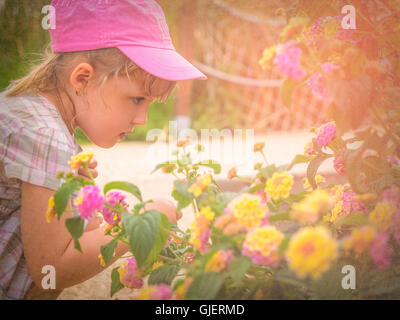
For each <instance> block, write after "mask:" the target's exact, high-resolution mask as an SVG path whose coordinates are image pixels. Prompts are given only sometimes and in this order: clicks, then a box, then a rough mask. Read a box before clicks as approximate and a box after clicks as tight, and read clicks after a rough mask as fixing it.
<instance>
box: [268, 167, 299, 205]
mask: <svg viewBox="0 0 400 320" xmlns="http://www.w3.org/2000/svg"><path fill="white" fill-rule="evenodd" d="M292 186H293V176H292V175H291V174H289V173H287V172H286V171H284V172H282V173H278V172H275V173H274V174H273V175H272V177H271V178H270V179H268V180H267V183H266V186H265V189H264V191H265V193H266V194H267V195H268V196H270V197H272V199H274V200H278V199H279V198H287V197H288V196H289V192H290V190H292Z"/></svg>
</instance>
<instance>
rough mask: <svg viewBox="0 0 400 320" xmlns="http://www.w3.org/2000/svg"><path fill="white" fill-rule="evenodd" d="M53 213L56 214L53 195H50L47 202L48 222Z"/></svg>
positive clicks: (51, 218)
mask: <svg viewBox="0 0 400 320" xmlns="http://www.w3.org/2000/svg"><path fill="white" fill-rule="evenodd" d="M55 215H56V210H55V203H54V196H51V197H50V198H49V201H48V204H47V211H46V221H47V222H50V221H51V220H53V218H54V217H55Z"/></svg>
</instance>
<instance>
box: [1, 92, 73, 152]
mask: <svg viewBox="0 0 400 320" xmlns="http://www.w3.org/2000/svg"><path fill="white" fill-rule="evenodd" d="M5 95H6V93H5V92H3V93H1V94H0V138H1V137H3V138H4V137H6V136H8V135H10V134H12V133H17V132H21V131H25V132H27V131H29V132H32V133H35V134H36V133H37V132H42V133H46V132H47V135H49V134H50V133H51V134H52V135H57V138H58V139H59V140H61V141H62V142H64V143H65V144H69V145H70V146H73V145H76V142H75V141H74V138H73V137H72V136H71V135H70V133H69V131H68V128H67V126H66V125H65V123H64V121H63V119H62V117H61V114H60V113H59V111H58V110H57V108H56V107H55V106H54V105H53V104H52V103H51V102H49V101H48V100H47V99H46V98H44V97H42V96H37V95H33V94H21V95H18V96H15V97H6V96H5Z"/></svg>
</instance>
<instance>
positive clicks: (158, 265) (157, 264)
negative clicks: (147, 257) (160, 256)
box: [151, 261, 164, 270]
mask: <svg viewBox="0 0 400 320" xmlns="http://www.w3.org/2000/svg"><path fill="white" fill-rule="evenodd" d="M163 265H164V263H163V262H162V261H156V262H154V263H153V265H152V267H151V269H152V270H155V269H157V268H159V267H161V266H163Z"/></svg>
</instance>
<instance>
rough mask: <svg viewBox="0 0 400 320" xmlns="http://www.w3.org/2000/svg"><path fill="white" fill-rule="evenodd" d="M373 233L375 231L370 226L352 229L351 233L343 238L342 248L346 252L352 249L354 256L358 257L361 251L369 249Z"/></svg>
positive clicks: (373, 237)
mask: <svg viewBox="0 0 400 320" xmlns="http://www.w3.org/2000/svg"><path fill="white" fill-rule="evenodd" d="M375 235H376V231H375V229H374V228H372V227H371V226H364V227H362V228H358V229H354V230H353V231H352V232H351V235H350V236H349V237H348V238H347V239H346V240H345V242H344V244H343V248H344V249H345V250H346V251H347V252H350V251H353V252H354V253H355V256H356V258H358V257H359V256H360V255H361V254H362V253H364V252H367V251H368V250H369V249H370V247H371V244H372V242H373V240H374V239H375Z"/></svg>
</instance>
